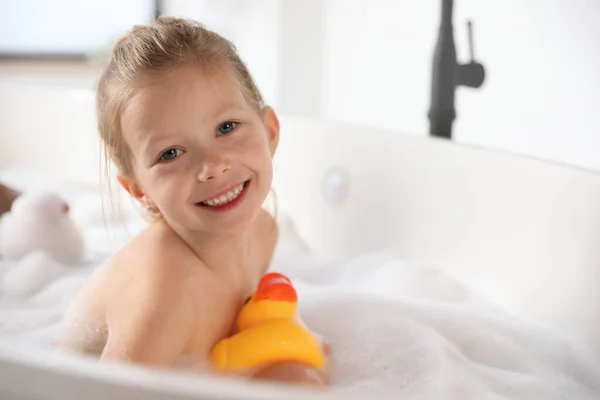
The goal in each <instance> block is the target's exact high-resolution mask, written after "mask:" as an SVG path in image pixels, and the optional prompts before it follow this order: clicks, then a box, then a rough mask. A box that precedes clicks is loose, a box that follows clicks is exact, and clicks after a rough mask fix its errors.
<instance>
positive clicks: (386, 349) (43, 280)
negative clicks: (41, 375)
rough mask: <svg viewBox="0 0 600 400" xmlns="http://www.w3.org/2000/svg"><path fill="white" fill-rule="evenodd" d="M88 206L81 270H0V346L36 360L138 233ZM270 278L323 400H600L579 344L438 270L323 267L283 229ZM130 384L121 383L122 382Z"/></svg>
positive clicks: (200, 388)
mask: <svg viewBox="0 0 600 400" xmlns="http://www.w3.org/2000/svg"><path fill="white" fill-rule="evenodd" d="M64 194H65V195H69V193H64ZM96 196H97V194H95V193H73V194H72V195H71V196H70V197H68V198H69V199H70V204H71V206H72V207H71V209H72V212H73V215H74V216H75V217H76V219H77V221H78V222H79V223H80V224H81V225H82V227H83V229H84V235H85V237H86V244H88V245H89V247H88V253H87V255H86V260H85V263H84V264H82V265H79V266H66V265H61V264H60V263H58V262H56V261H53V260H52V259H51V258H50V257H47V256H45V255H44V254H39V253H35V254H31V255H30V256H28V257H26V258H24V259H22V260H20V261H7V260H0V343H6V342H8V341H9V340H10V341H16V342H18V343H21V344H22V345H23V346H25V347H26V348H29V349H31V348H35V349H38V348H39V349H40V351H39V354H40V355H41V354H45V353H44V351H43V350H48V349H51V348H52V343H53V341H54V339H55V338H56V334H57V332H58V328H59V323H60V320H61V318H62V315H63V313H64V312H65V310H66V308H67V307H68V305H69V303H70V301H71V300H72V298H73V297H74V296H75V295H76V293H77V292H78V291H79V289H80V288H81V286H82V285H83V284H84V283H85V280H86V279H87V277H88V276H89V275H90V274H92V273H93V271H94V270H95V269H96V268H97V267H98V266H99V265H101V264H102V263H103V262H104V261H105V260H106V259H107V258H108V257H109V256H110V255H111V254H112V253H114V251H116V249H118V248H119V247H120V246H122V245H123V244H125V243H126V242H127V241H128V240H129V239H130V237H131V236H130V234H134V233H135V231H136V230H138V229H141V227H142V226H143V224H144V223H143V222H139V223H138V222H133V221H138V219H135V218H133V219H132V220H131V221H132V226H133V228H132V229H131V230H130V231H129V233H127V232H124V231H123V229H122V225H121V224H120V223H119V222H117V223H115V224H114V226H113V225H110V224H109V227H108V228H109V232H111V234H110V235H107V233H106V227H105V225H104V221H103V215H102V212H101V210H98V209H97V208H92V207H91V206H90V204H93V203H92V202H91V199H96ZM115 234H116V235H115ZM271 269H272V270H273V271H279V272H283V273H285V274H287V275H288V276H289V277H290V278H291V279H292V280H293V282H294V285H295V287H296V288H297V291H298V295H299V306H300V312H301V313H302V318H303V320H304V322H305V323H306V324H307V325H308V326H309V328H310V329H311V330H314V331H315V332H316V333H317V334H319V335H322V336H324V337H325V338H326V339H327V340H328V341H329V342H331V344H332V346H333V356H332V366H333V382H332V386H331V387H330V388H328V389H327V390H326V391H325V392H323V393H324V394H328V395H332V396H333V395H334V394H338V395H340V396H341V397H342V398H347V397H345V396H350V398H355V397H354V396H355V395H358V394H363V395H364V394H367V395H368V396H367V398H380V399H383V398H394V399H399V398H404V396H403V395H405V396H406V398H414V396H415V395H417V394H423V395H424V396H425V397H426V398H427V397H429V398H431V397H435V398H437V399H454V398H456V399H461V400H462V399H470V398H472V399H488V398H489V399H499V398H510V399H522V398H527V399H532V398H536V399H537V398H540V399H555V398H556V399H558V398H561V397H563V398H576V399H597V398H600V365H599V363H598V360H595V359H592V358H591V354H592V353H591V352H587V351H586V349H585V348H584V347H583V345H581V344H578V343H577V342H576V341H574V340H571V339H568V338H564V337H562V336H560V335H559V334H558V333H555V332H551V331H549V330H545V329H544V328H541V327H536V326H534V325H532V324H528V323H526V322H524V321H521V320H519V319H517V318H513V317H511V316H509V315H506V314H504V313H502V312H501V311H500V310H498V309H496V308H495V307H494V306H493V305H492V304H490V303H489V302H487V301H486V300H485V298H482V297H481V296H478V295H476V294H474V293H473V292H472V291H470V290H469V289H468V288H465V287H463V286H462V285H460V284H459V283H457V282H456V281H454V280H453V279H451V278H450V277H448V276H446V275H444V274H443V273H441V272H439V271H437V270H435V269H428V268H424V267H421V266H416V265H411V264H410V263H407V262H403V261H402V260H399V259H397V258H396V257H394V256H393V255H391V254H386V253H373V254H365V255H364V256H363V257H356V258H352V259H340V260H324V259H320V258H319V257H317V256H314V255H311V254H310V253H308V252H307V251H306V248H305V246H303V245H302V243H300V242H299V241H298V238H297V237H296V236H294V230H293V227H291V226H290V225H289V224H286V223H282V224H281V231H280V242H279V245H278V249H277V252H276V254H275V256H274V258H273V263H272V268H271ZM35 356H37V352H36V353H34V354H33V355H32V357H35ZM44 357H45V356H44ZM47 362H48V363H50V362H51V358H48V359H47ZM94 368H95V367H94ZM98 368H101V367H98ZM9 370H10V369H9ZM76 370H77V371H79V374H83V373H84V372H83V371H86V370H85V369H83V368H81V369H79V368H78V369H76ZM113 372H114V371H113V370H112V369H111V371H108V372H106V373H113ZM117 372H118V371H117ZM114 373H115V374H116V372H114ZM119 373H120V372H119ZM179 373H180V372H177V371H172V372H166V373H162V374H161V375H160V376H159V377H157V376H155V375H153V376H152V378H151V379H150V378H149V379H148V380H147V383H148V385H154V387H163V388H167V387H171V386H169V385H170V383H169V382H171V381H172V379H175V378H174V376H175V375H177V374H179ZM138 375H144V374H143V373H141V372H138ZM138 375H136V376H138ZM23 379H26V378H23ZM114 379H117V378H116V377H114ZM119 379H121V378H119ZM122 379H125V378H122ZM134 379H137V378H134V376H133V375H132V376H129V377H127V380H128V381H129V382H131V381H132V380H134ZM139 379H141V378H139ZM177 379H179V378H177ZM176 382H177V387H179V388H182V387H183V386H182V385H184V384H183V383H181V382H180V381H179V380H177V381H176ZM215 382H216V381H215V379H214V378H213V377H211V378H209V379H204V378H202V377H201V376H196V375H194V377H193V379H191V380H190V381H189V382H188V384H189V387H187V386H186V388H187V389H186V390H187V391H188V392H193V393H197V394H202V393H210V392H211V391H213V390H214V388H215V385H216V383H215ZM184 386H185V385H184ZM223 387H225V386H223ZM226 387H229V386H226ZM165 390H167V389H165ZM173 390H174V389H173ZM232 390H233V389H232ZM251 392H252V393H254V394H255V395H256V396H254V397H253V398H261V399H267V398H281V392H280V391H273V390H272V389H267V388H265V389H263V388H262V386H258V387H253V391H250V389H247V388H244V389H243V390H241V389H240V391H239V393H244V396H242V397H240V398H249V396H250V393H251ZM232 398H236V397H235V396H233V397H232ZM286 398H288V397H286ZM289 398H290V399H291V397H289Z"/></svg>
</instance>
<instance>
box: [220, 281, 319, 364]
mask: <svg viewBox="0 0 600 400" xmlns="http://www.w3.org/2000/svg"><path fill="white" fill-rule="evenodd" d="M297 308H298V295H297V293H296V290H295V289H294V287H293V285H292V282H291V281H290V280H289V279H288V278H287V277H286V276H284V275H283V274H280V273H275V272H274V273H269V274H267V275H265V276H264V277H263V278H262V279H261V280H260V282H259V284H258V286H257V288H256V291H255V292H254V293H252V295H251V296H250V297H249V298H248V299H247V300H246V302H245V304H244V305H243V306H242V308H241V310H240V312H239V313H238V316H237V320H236V325H237V333H235V334H234V335H232V336H230V337H228V338H225V339H222V340H221V341H219V342H218V343H217V344H216V345H215V346H214V347H213V349H212V352H211V356H212V361H213V363H214V365H215V366H216V368H217V369H218V370H220V371H223V372H228V371H229V372H232V371H239V370H244V369H249V368H253V367H258V366H263V365H268V364H270V363H274V362H280V361H292V362H299V363H304V364H306V365H308V366H311V367H313V368H316V369H319V370H320V369H323V367H324V362H325V356H324V354H323V350H322V347H321V344H320V343H319V341H318V340H317V339H316V338H315V337H314V336H313V335H312V334H311V333H310V332H309V330H308V329H306V327H304V326H303V324H301V323H300V322H298V319H297Z"/></svg>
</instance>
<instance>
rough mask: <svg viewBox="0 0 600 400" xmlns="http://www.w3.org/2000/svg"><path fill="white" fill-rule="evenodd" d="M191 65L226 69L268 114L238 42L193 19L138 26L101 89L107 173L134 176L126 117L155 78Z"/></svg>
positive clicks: (119, 48)
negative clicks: (133, 101) (134, 99)
mask: <svg viewBox="0 0 600 400" xmlns="http://www.w3.org/2000/svg"><path fill="white" fill-rule="evenodd" d="M186 64H195V65H198V66H199V67H200V68H204V69H208V68H213V69H215V68H220V67H225V69H226V72H229V73H231V74H233V77H234V78H235V79H236V80H237V82H238V83H239V85H240V89H241V91H242V93H243V95H244V97H245V98H246V100H247V101H248V103H249V104H250V105H251V106H253V107H254V108H255V109H256V110H257V111H260V110H261V109H262V107H263V98H262V95H261V93H260V91H259V90H258V88H257V86H256V84H255V83H254V80H253V79H252V76H251V75H250V72H249V71H248V69H247V67H246V65H245V64H244V63H243V62H242V60H241V59H240V57H239V56H238V53H237V50H236V48H235V46H234V45H233V43H231V42H230V41H228V40H227V39H225V38H223V37H221V36H220V35H218V34H217V33H215V32H212V31H210V30H208V29H206V28H205V27H204V26H202V25H201V24H200V23H198V22H196V21H192V20H188V19H181V18H172V17H160V18H158V19H157V20H156V21H155V22H154V23H153V24H152V25H149V26H145V25H141V26H138V25H136V26H134V27H133V28H132V29H131V30H130V31H129V32H127V34H126V35H125V36H124V37H123V38H121V39H120V40H119V41H118V42H117V43H116V45H115V47H114V49H113V51H112V54H111V57H110V60H109V62H108V66H107V67H106V69H105V70H104V71H103V73H102V75H101V77H100V81H99V84H98V91H97V101H96V103H97V109H96V113H97V119H98V131H99V133H100V137H101V139H102V142H103V150H104V161H105V162H106V166H107V168H108V165H109V164H110V161H112V162H113V163H114V164H115V166H116V167H117V169H118V170H119V172H120V173H122V174H125V175H132V174H133V167H132V165H131V152H130V150H129V149H128V148H127V145H126V143H125V140H124V138H123V134H122V131H121V114H122V112H123V111H124V109H125V107H126V106H127V103H128V102H129V101H130V99H131V98H132V96H133V95H135V93H136V92H137V91H139V90H140V89H143V88H144V86H146V85H148V84H150V83H151V80H152V79H153V78H157V77H160V76H161V74H165V73H167V72H169V71H171V70H173V69H174V68H177V67H180V66H183V65H186ZM107 174H108V171H107ZM107 178H108V177H107Z"/></svg>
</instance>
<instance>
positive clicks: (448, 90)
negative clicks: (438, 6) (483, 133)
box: [428, 0, 485, 139]
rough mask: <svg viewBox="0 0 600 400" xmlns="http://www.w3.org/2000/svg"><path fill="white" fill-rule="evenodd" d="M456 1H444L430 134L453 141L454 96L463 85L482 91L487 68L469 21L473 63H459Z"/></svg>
mask: <svg viewBox="0 0 600 400" xmlns="http://www.w3.org/2000/svg"><path fill="white" fill-rule="evenodd" d="M452 12H453V0H442V18H441V23H440V29H439V33H438V39H437V43H436V46H435V50H434V53H433V69H432V79H431V106H430V108H429V114H428V118H429V134H430V135H431V136H437V137H442V138H446V139H451V138H452V123H453V122H454V119H455V118H456V110H455V108H454V93H455V90H456V88H457V87H458V86H459V85H462V86H466V87H470V88H479V87H481V85H482V84H483V81H484V79H485V69H484V67H483V65H482V64H481V63H478V62H475V59H474V58H475V56H474V51H473V27H472V24H471V21H468V22H467V24H468V28H469V29H468V30H469V51H470V56H471V61H470V62H469V63H467V64H458V62H457V61H456V48H455V46H454V32H453V27H452Z"/></svg>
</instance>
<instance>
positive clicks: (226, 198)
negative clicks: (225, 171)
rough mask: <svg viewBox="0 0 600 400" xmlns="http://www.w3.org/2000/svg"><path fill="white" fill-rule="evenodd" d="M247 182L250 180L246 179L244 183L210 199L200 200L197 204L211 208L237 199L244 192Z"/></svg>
mask: <svg viewBox="0 0 600 400" xmlns="http://www.w3.org/2000/svg"><path fill="white" fill-rule="evenodd" d="M249 182H250V180H247V181H245V182H244V183H241V184H239V185H238V186H236V187H234V188H233V189H231V190H230V191H229V192H227V193H223V194H221V195H219V196H215V197H213V198H212V199H208V200H205V201H201V202H199V203H197V204H198V205H200V206H203V207H212V208H217V207H222V206H224V205H226V204H228V203H230V202H232V201H234V200H235V199H237V198H238V197H239V196H240V195H241V194H242V193H243V192H244V190H245V189H246V187H247V186H248V183H249Z"/></svg>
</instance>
